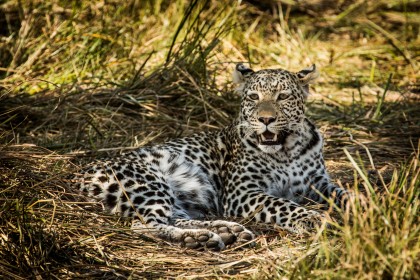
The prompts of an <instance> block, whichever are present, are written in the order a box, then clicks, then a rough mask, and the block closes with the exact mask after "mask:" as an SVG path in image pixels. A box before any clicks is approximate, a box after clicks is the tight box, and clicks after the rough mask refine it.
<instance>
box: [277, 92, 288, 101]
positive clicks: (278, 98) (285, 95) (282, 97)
mask: <svg viewBox="0 0 420 280" xmlns="http://www.w3.org/2000/svg"><path fill="white" fill-rule="evenodd" d="M287 98H289V95H288V94H285V93H280V94H279V95H278V96H277V101H281V100H285V99H287Z"/></svg>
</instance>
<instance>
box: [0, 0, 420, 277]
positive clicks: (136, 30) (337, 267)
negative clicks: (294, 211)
mask: <svg viewBox="0 0 420 280" xmlns="http://www.w3.org/2000/svg"><path fill="white" fill-rule="evenodd" d="M0 3H2V4H0V79H1V80H0V276H1V277H4V278H11V279H23V278H37V279H44V278H57V279H65V278H79V277H88V278H101V279H102V278H109V279H114V278H134V279H137V278H160V277H161V278H223V279H224V278H243V279H249V278H254V279H265V278H267V279H273V278H283V277H285V278H293V279H378V278H382V279H393V278H395V279H402V278H404V279H419V278H420V262H419V259H420V255H419V254H420V241H419V231H420V227H419V222H420V220H419V200H418V197H419V196H420V188H419V187H420V186H419V173H420V162H419V154H420V141H419V139H420V106H419V84H418V78H419V46H420V38H419V25H420V22H419V18H420V17H419V9H420V5H419V3H418V1H415V0H391V1H385V0H379V1H373V0H369V1H346V0H344V1H328V0H316V1H293V0H279V1H216V0H209V1H204V0H203V1H198V0H193V1H187V0H176V1H166V0H147V1H143V0H141V1H139V0H129V1H125V2H124V4H123V2H121V1H117V0H107V1H104V0H98V1H83V0H78V1H76V0H74V1H61V0H50V1H41V0H30V1H17V0H6V1H2V2H0ZM236 62H247V63H249V64H251V66H252V67H254V68H255V69H259V68H266V67H280V68H286V69H289V70H293V71H298V70H300V69H301V68H304V67H306V66H308V65H310V64H311V63H316V64H317V66H318V67H319V68H320V70H321V77H320V79H319V82H318V84H316V85H314V87H313V89H312V95H311V96H310V98H309V100H308V114H309V116H310V117H311V118H312V119H313V120H315V121H316V123H317V124H318V126H319V127H320V128H321V130H322V132H323V133H324V135H325V138H326V144H325V158H326V162H327V165H328V168H329V170H330V172H331V174H332V178H333V180H334V181H335V182H337V183H338V184H342V185H344V186H345V187H348V188H353V189H356V191H359V189H360V191H363V192H365V193H366V201H365V203H366V205H362V206H361V205H359V204H358V203H356V202H354V203H352V207H351V210H350V211H348V212H346V213H342V212H340V211H338V213H334V214H333V215H334V217H335V220H336V221H337V222H336V223H335V224H333V225H332V227H331V228H329V229H325V230H323V231H319V232H318V233H317V234H315V235H313V236H296V235H293V234H290V233H288V232H285V231H283V230H281V229H279V228H277V227H275V226H267V225H261V224H255V223H252V222H248V223H247V226H248V227H249V228H250V229H252V230H254V231H255V232H256V233H258V234H259V237H258V238H257V240H256V246H254V247H250V248H230V249H228V250H226V251H223V252H221V253H212V252H197V251H192V250H186V249H182V248H179V247H176V246H173V245H171V244H167V243H165V242H163V241H160V240H154V239H153V238H150V237H148V236H140V235H135V236H133V235H134V234H133V233H132V232H130V230H129V227H130V223H129V221H125V220H121V219H120V218H118V217H114V216H108V215H105V214H104V213H103V212H102V211H101V209H100V206H99V205H97V204H95V203H92V202H89V201H87V200H86V199H84V198H83V197H81V196H79V195H78V194H77V193H75V192H74V190H72V189H71V185H70V183H69V180H68V176H67V175H68V174H71V173H72V172H74V171H75V170H77V168H79V167H80V166H81V165H82V164H84V163H87V162H89V161H90V160H92V159H93V158H98V157H106V156H113V155H117V154H119V153H121V152H124V151H126V150H129V149H135V148H137V147H139V146H142V145H145V144H154V143H157V142H162V141H165V140H167V139H170V138H174V137H180V136H185V135H189V134H192V133H194V132H197V131H206V130H213V129H217V128H220V127H222V126H224V125H226V124H228V123H229V122H230V121H231V119H232V118H233V117H234V116H235V115H236V113H237V110H238V105H239V97H238V96H237V95H236V94H235V93H234V91H233V88H234V87H233V85H232V83H231V77H230V73H231V71H232V70H233V67H234V65H235V63H236Z"/></svg>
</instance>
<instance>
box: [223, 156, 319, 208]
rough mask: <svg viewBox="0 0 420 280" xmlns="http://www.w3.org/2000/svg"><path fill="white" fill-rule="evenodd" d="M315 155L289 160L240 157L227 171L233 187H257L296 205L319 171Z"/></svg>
mask: <svg viewBox="0 0 420 280" xmlns="http://www.w3.org/2000/svg"><path fill="white" fill-rule="evenodd" d="M315 157H316V155H314V154H308V155H305V156H302V157H299V158H295V159H293V160H290V159H289V158H287V157H286V156H284V157H274V156H269V155H267V156H265V157H261V156H259V157H256V156H250V155H248V156H239V157H237V159H236V160H235V162H234V163H232V164H231V166H230V168H229V169H228V170H229V172H228V174H227V180H228V181H229V182H228V183H230V185H233V186H234V185H238V186H239V185H245V186H249V187H252V188H253V187H255V186H258V188H260V189H262V190H263V191H264V192H266V193H268V194H270V195H273V196H276V197H282V198H286V199H289V200H293V201H295V202H298V203H299V202H301V200H302V199H303V197H302V194H304V193H305V192H308V191H309V188H310V182H311V176H312V175H313V174H315V173H316V172H317V171H316V168H317V166H316V164H315V162H316V158H315Z"/></svg>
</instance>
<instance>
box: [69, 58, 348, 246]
mask: <svg viewBox="0 0 420 280" xmlns="http://www.w3.org/2000/svg"><path fill="white" fill-rule="evenodd" d="M317 75H318V74H317V71H316V68H315V65H313V66H311V67H309V68H306V69H303V70H302V71H300V72H297V73H293V72H289V71H286V70H282V69H276V70H273V69H266V70H260V71H257V72H254V71H253V70H251V69H249V68H246V67H245V66H244V65H242V64H238V65H237V66H236V69H235V72H234V82H235V83H237V84H238V92H239V93H240V94H241V97H242V100H241V109H240V114H239V117H238V118H237V119H236V120H234V121H233V122H232V124H231V125H229V126H227V127H225V128H224V129H222V130H220V131H217V132H209V133H199V134H195V135H192V136H190V137H186V138H181V139H176V140H172V141H169V142H167V143H164V144H161V145H156V146H150V147H143V148H140V149H138V150H136V151H134V152H130V153H126V154H124V155H122V156H120V157H118V158H113V159H110V160H106V161H99V162H95V163H93V164H91V165H89V166H87V167H86V168H84V169H83V171H82V172H81V174H79V175H78V176H77V178H78V182H79V184H78V187H79V189H80V190H81V192H83V193H86V194H87V195H88V196H90V197H94V198H96V199H98V200H100V201H102V203H103V204H104V205H105V207H106V208H107V209H108V210H109V211H110V212H111V213H119V214H120V215H122V216H126V217H133V219H134V221H133V224H132V228H133V230H135V231H136V230H138V231H143V230H145V229H150V230H151V231H152V233H153V234H155V235H156V236H158V237H161V238H163V239H165V240H169V241H171V242H174V243H178V244H181V245H183V246H186V247H188V248H201V247H204V248H209V249H213V250H221V249H223V248H224V247H225V246H226V245H229V244H232V243H241V242H247V241H250V240H252V239H253V238H254V235H253V233H251V232H250V231H248V230H247V229H246V228H245V227H243V226H242V225H240V224H237V223H234V222H228V221H223V220H215V221H214V220H208V219H207V218H208V217H218V216H219V217H220V216H224V217H243V218H250V217H252V218H253V219H254V220H255V221H258V222H262V223H275V224H277V225H278V226H280V227H282V228H284V229H286V230H289V231H292V232H301V231H305V230H309V229H311V228H313V227H314V226H316V225H317V224H319V222H320V221H321V220H322V219H323V215H322V214H321V213H319V212H316V211H314V210H309V209H308V208H306V207H305V205H306V204H308V203H326V200H327V199H328V198H332V199H333V200H334V201H335V203H337V204H339V205H341V203H340V202H341V200H342V198H343V196H344V194H345V193H346V191H344V190H342V189H340V188H338V187H337V186H335V185H333V184H331V183H330V180H329V177H328V174H327V171H326V169H325V165H324V160H323V156H322V145H323V143H322V136H321V135H320V133H319V131H318V130H317V129H316V127H315V126H314V124H312V122H311V121H309V120H308V119H307V118H306V117H305V114H304V111H305V107H304V103H305V99H306V97H307V95H308V92H309V91H308V88H309V84H310V83H311V82H313V81H314V80H315V79H316V77H317ZM206 219H207V220H206Z"/></svg>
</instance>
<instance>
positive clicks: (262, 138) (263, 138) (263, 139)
mask: <svg viewBox="0 0 420 280" xmlns="http://www.w3.org/2000/svg"><path fill="white" fill-rule="evenodd" d="M260 136H261V140H262V141H263V142H265V141H267V139H265V136H264V134H260Z"/></svg>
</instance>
